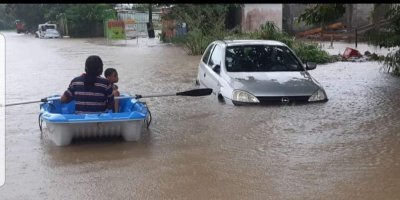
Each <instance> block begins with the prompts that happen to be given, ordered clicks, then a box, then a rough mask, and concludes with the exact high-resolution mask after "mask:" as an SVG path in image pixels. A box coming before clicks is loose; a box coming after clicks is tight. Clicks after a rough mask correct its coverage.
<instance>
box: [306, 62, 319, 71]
mask: <svg viewBox="0 0 400 200" xmlns="http://www.w3.org/2000/svg"><path fill="white" fill-rule="evenodd" d="M315 68H317V63H315V62H307V63H306V69H307V70H313V69H315Z"/></svg>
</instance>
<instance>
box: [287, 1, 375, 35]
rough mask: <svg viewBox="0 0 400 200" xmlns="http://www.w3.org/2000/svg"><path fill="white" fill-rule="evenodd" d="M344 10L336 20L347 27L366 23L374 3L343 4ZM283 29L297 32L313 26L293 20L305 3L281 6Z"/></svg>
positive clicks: (300, 12)
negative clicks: (341, 15)
mask: <svg viewBox="0 0 400 200" xmlns="http://www.w3.org/2000/svg"><path fill="white" fill-rule="evenodd" d="M345 6H346V12H345V13H344V15H343V17H342V18H340V19H338V20H337V22H342V23H344V24H346V25H347V27H348V28H355V27H360V26H364V25H368V24H370V23H371V22H372V19H371V17H370V15H371V13H372V10H373V9H374V4H345ZM283 8H284V9H283V25H282V26H283V29H284V30H285V31H287V32H288V33H297V32H301V31H305V30H309V29H311V28H314V27H312V26H307V25H305V24H304V23H297V22H295V21H296V20H297V19H298V17H299V16H300V14H302V13H303V12H304V10H305V9H306V8H307V4H285V5H284V6H283Z"/></svg>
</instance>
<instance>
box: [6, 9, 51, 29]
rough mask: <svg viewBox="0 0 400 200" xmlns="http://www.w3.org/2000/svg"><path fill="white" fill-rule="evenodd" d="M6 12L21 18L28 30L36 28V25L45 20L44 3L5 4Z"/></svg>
mask: <svg viewBox="0 0 400 200" xmlns="http://www.w3.org/2000/svg"><path fill="white" fill-rule="evenodd" d="M6 9H7V12H8V13H10V14H12V15H13V16H15V18H16V19H19V20H22V21H23V22H24V23H25V26H26V28H27V29H28V30H30V31H33V30H36V29H37V25H38V24H41V23H43V22H44V21H45V17H44V13H45V6H44V4H7V5H6Z"/></svg>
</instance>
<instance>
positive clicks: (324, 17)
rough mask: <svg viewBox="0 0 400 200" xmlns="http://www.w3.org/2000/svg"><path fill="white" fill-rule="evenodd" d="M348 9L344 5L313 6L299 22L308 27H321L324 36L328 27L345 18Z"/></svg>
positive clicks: (304, 13)
mask: <svg viewBox="0 0 400 200" xmlns="http://www.w3.org/2000/svg"><path fill="white" fill-rule="evenodd" d="M345 11H346V7H345V6H344V5H343V4H312V5H311V7H309V8H307V9H305V10H304V12H303V13H302V14H301V15H300V16H299V18H298V19H297V22H305V23H306V25H316V26H320V27H321V29H322V31H321V35H323V33H324V31H325V30H326V26H327V25H328V24H329V23H331V22H334V21H335V20H337V19H339V18H340V17H342V16H343V14H344V13H345Z"/></svg>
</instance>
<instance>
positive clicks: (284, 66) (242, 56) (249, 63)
mask: <svg viewBox="0 0 400 200" xmlns="http://www.w3.org/2000/svg"><path fill="white" fill-rule="evenodd" d="M225 66H226V70H227V71H228V72H256V71H261V72H269V71H304V68H303V66H302V65H301V64H300V62H299V60H298V59H297V58H296V56H295V55H294V54H293V53H292V51H290V49H289V48H287V47H285V46H272V45H240V46H229V47H227V48H226V52H225Z"/></svg>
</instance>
